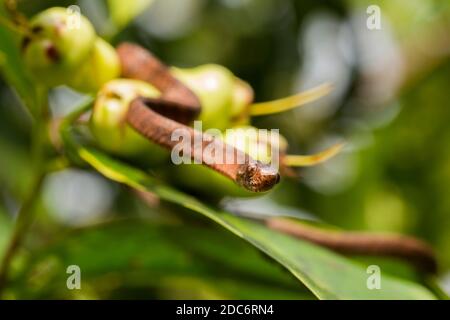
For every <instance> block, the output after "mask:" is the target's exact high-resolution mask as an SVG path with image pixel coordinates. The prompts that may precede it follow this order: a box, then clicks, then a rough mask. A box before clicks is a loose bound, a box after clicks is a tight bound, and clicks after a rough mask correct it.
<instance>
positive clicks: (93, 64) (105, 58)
mask: <svg viewBox="0 0 450 320" xmlns="http://www.w3.org/2000/svg"><path fill="white" fill-rule="evenodd" d="M119 76H120V60H119V57H118V55H117V53H116V50H115V49H114V47H112V46H111V45H110V44H109V43H108V42H106V41H104V40H103V39H101V38H97V39H96V40H95V45H94V48H93V50H92V52H91V54H90V55H89V57H88V58H87V60H86V61H85V62H84V63H83V64H82V66H80V69H79V71H78V72H77V74H75V75H74V77H73V78H72V79H71V80H70V81H69V85H70V86H71V87H72V88H74V89H76V90H79V91H81V92H91V93H92V92H97V91H98V90H99V89H100V88H101V87H102V86H103V85H104V84H105V83H107V82H108V81H110V80H113V79H116V78H118V77H119Z"/></svg>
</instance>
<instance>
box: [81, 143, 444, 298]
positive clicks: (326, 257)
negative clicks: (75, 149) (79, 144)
mask: <svg viewBox="0 0 450 320" xmlns="http://www.w3.org/2000/svg"><path fill="white" fill-rule="evenodd" d="M79 155H80V157H81V158H82V159H84V160H85V161H86V162H87V163H89V164H90V165H91V166H92V167H94V168H95V169H96V170H98V171H99V172H100V173H102V174H103V175H105V176H106V177H108V178H110V179H112V180H115V181H118V182H120V183H124V184H126V185H128V186H130V187H133V188H136V189H139V190H142V191H150V192H154V193H155V194H157V195H158V196H159V197H161V199H163V200H166V201H170V202H172V203H175V204H178V205H180V206H183V207H185V208H188V209H191V210H193V211H195V212H198V213H200V214H202V215H204V216H206V217H208V218H210V219H211V220H213V221H215V222H216V223H218V224H220V225H222V226H223V227H225V228H226V229H228V230H229V231H231V232H233V233H234V234H236V235H237V236H239V237H241V238H243V239H245V240H246V241H248V242H249V243H251V244H253V245H254V246H255V247H257V248H258V249H260V250H261V251H263V252H264V253H266V254H267V255H269V256H270V257H272V258H273V259H274V260H276V261H278V262H279V263H280V264H281V265H283V266H284V267H285V268H286V269H288V270H289V271H290V272H291V273H292V274H293V275H294V276H296V277H297V278H298V279H299V280H300V281H301V282H302V283H303V284H304V285H305V286H307V287H308V288H309V289H310V290H311V291H312V292H313V293H314V294H315V295H316V296H317V297H318V298H320V299H435V296H433V294H432V293H431V292H430V291H429V290H428V289H426V288H424V287H422V286H420V285H418V284H415V283H412V282H409V281H404V280H400V279H396V278H394V277H391V276H389V275H385V274H382V287H381V289H379V290H369V289H368V288H367V286H366V282H367V279H368V278H369V276H370V274H367V272H366V268H367V266H363V265H360V264H357V263H355V262H352V261H351V260H349V259H347V258H345V257H342V256H340V255H338V254H336V253H333V252H331V251H329V250H326V249H324V248H321V247H319V246H316V245H313V244H310V243H308V242H305V241H301V240H298V239H294V238H291V237H289V236H286V235H283V234H280V233H277V232H275V231H272V230H270V229H268V228H266V227H265V226H262V225H259V224H257V223H254V222H252V221H249V220H246V219H243V218H240V217H236V216H233V215H231V214H228V213H226V212H222V211H218V210H216V209H214V208H211V207H209V206H206V205H204V204H202V203H201V202H199V201H198V200H197V199H195V198H193V197H190V196H188V195H185V194H183V193H181V192H179V191H177V190H175V189H173V188H171V187H168V186H165V185H162V184H160V183H158V182H156V181H155V180H154V179H152V178H150V177H149V176H148V175H146V174H145V173H143V172H142V171H140V170H137V169H135V168H132V167H130V166H127V165H125V164H123V163H120V162H118V161H116V160H113V159H111V158H109V157H108V156H107V155H105V154H103V153H101V152H99V151H97V150H94V149H88V148H80V149H79Z"/></svg>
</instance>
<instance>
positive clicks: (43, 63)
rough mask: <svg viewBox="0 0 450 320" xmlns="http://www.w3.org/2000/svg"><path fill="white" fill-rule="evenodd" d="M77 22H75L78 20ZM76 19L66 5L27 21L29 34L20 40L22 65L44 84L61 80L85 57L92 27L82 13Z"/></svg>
mask: <svg viewBox="0 0 450 320" xmlns="http://www.w3.org/2000/svg"><path fill="white" fill-rule="evenodd" d="M78 22H79V23H78ZM78 22H77V23H75V22H74V17H73V16H71V15H70V14H69V13H68V11H67V9H66V8H59V7H55V8H50V9H47V10H45V11H43V12H41V13H39V14H38V15H36V16H35V17H34V18H33V19H32V20H31V22H30V30H31V36H27V37H25V38H24V40H23V44H22V49H23V56H24V61H25V64H26V66H27V67H28V68H29V70H30V71H31V72H32V74H33V75H34V76H35V77H36V78H37V79H39V81H40V82H42V83H44V84H46V85H48V86H56V85H61V84H65V83H67V82H68V80H69V79H70V78H71V77H72V76H73V72H75V71H76V69H77V68H79V66H80V65H81V64H82V63H83V62H84V61H85V60H86V59H87V58H88V56H89V54H90V53H91V50H92V48H93V47H94V42H95V37H96V35H95V30H94V27H93V26H92V24H91V23H90V22H89V20H87V19H86V18H85V17H83V16H80V19H79V20H78Z"/></svg>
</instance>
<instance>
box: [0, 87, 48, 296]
mask: <svg viewBox="0 0 450 320" xmlns="http://www.w3.org/2000/svg"><path fill="white" fill-rule="evenodd" d="M47 99H48V90H47V89H44V88H39V90H38V99H37V101H38V108H39V110H40V112H39V114H38V115H37V117H36V118H35V121H34V123H33V130H32V139H31V140H32V145H31V152H32V160H33V161H32V166H33V172H34V176H33V182H32V184H31V186H30V191H29V194H28V196H27V197H26V199H25V200H24V202H23V204H22V208H21V209H20V211H19V213H18V215H17V220H16V224H15V226H14V230H13V233H12V236H11V238H10V240H9V244H8V246H7V248H6V251H5V254H4V256H3V259H2V261H1V263H0V297H1V295H2V292H3V290H4V289H5V286H6V283H7V281H8V274H9V270H10V266H11V263H12V261H13V259H14V257H15V255H16V253H17V251H18V249H19V248H20V246H21V244H22V241H23V238H24V236H25V235H26V232H27V230H28V227H29V226H30V225H31V223H32V221H33V216H34V215H33V213H34V209H35V204H36V201H37V200H38V199H39V195H40V191H41V189H42V184H43V181H44V179H45V176H46V170H45V166H46V153H45V148H46V144H47V133H46V123H47V119H48V100H47Z"/></svg>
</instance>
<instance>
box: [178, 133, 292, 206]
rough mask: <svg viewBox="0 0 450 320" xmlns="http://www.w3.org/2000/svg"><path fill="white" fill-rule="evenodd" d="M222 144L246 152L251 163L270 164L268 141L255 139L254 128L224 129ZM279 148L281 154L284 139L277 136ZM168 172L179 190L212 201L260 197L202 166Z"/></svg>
mask: <svg viewBox="0 0 450 320" xmlns="http://www.w3.org/2000/svg"><path fill="white" fill-rule="evenodd" d="M274 140H275V142H277V140H278V137H277V136H276V137H274ZM223 141H224V142H226V143H227V144H229V145H231V146H233V147H235V148H237V149H239V150H241V151H244V152H246V153H247V154H249V155H250V156H251V157H252V158H253V159H255V160H258V161H261V162H263V163H267V164H270V163H271V160H272V154H271V142H270V141H269V140H265V139H261V137H260V136H258V129H256V128H254V127H250V126H244V127H237V128H234V129H233V130H227V131H226V133H225V134H224V136H223ZM279 148H280V151H281V152H284V150H285V149H286V148H287V143H286V140H285V139H284V138H283V137H281V136H279ZM170 170H171V173H170V174H171V176H172V177H173V178H174V179H173V181H174V182H175V183H177V184H178V185H179V186H180V187H182V188H185V189H187V190H189V191H191V192H194V193H199V194H201V195H207V196H209V197H211V198H214V199H221V198H223V197H256V196H261V193H255V192H251V191H248V190H247V189H245V188H243V187H240V186H238V185H237V184H236V183H234V182H233V181H231V180H230V179H228V178H226V177H224V176H223V175H221V174H220V173H218V172H216V171H213V170H211V169H209V168H207V167H205V166H204V165H196V164H182V165H179V166H175V167H171V168H170Z"/></svg>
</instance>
